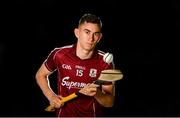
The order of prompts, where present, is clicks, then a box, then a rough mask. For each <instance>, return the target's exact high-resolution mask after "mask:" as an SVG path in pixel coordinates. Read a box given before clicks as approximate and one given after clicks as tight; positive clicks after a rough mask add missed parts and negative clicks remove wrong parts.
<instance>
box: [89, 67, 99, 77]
mask: <svg viewBox="0 0 180 118" xmlns="http://www.w3.org/2000/svg"><path fill="white" fill-rule="evenodd" d="M89 76H90V77H96V76H97V70H96V69H93V68H91V69H90V72H89Z"/></svg>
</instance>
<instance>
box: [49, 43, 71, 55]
mask: <svg viewBox="0 0 180 118" xmlns="http://www.w3.org/2000/svg"><path fill="white" fill-rule="evenodd" d="M72 47H73V44H72V45H67V46H63V47H57V48H54V50H58V51H56V53H55V54H54V56H53V59H54V58H55V56H56V54H57V53H58V52H59V51H61V50H62V49H66V48H72ZM54 50H53V51H54ZM53 51H52V52H53ZM52 52H51V53H52Z"/></svg>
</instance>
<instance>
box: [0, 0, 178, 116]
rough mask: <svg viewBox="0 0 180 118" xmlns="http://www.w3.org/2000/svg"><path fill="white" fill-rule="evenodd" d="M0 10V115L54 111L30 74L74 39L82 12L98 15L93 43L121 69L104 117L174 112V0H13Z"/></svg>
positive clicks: (176, 23) (39, 114)
mask: <svg viewBox="0 0 180 118" xmlns="http://www.w3.org/2000/svg"><path fill="white" fill-rule="evenodd" d="M2 8H3V10H2V11H3V12H2V19H3V20H2V24H3V27H2V35H3V36H2V38H1V42H0V57H1V58H0V59H1V60H0V70H1V71H0V72H1V77H0V78H1V79H0V80H1V82H0V83H1V87H0V90H1V92H0V96H1V108H0V109H1V111H0V115H1V116H53V115H54V113H47V112H45V111H44V108H45V107H46V106H47V105H48V101H47V99H46V98H45V97H44V96H43V94H42V92H41V90H40V89H39V87H38V86H37V84H36V82H35V73H36V71H37V69H38V68H39V66H40V65H41V63H42V62H43V61H44V59H45V58H46V56H47V55H48V54H49V53H50V51H51V50H52V49H54V48H55V47H60V46H64V45H67V44H71V43H74V42H75V41H76V39H75V37H74V34H73V30H74V28H75V27H76V26H77V23H78V20H79V18H80V17H81V16H82V15H83V14H84V13H87V12H89V13H95V14H97V15H98V16H100V17H101V19H102V22H103V34H104V35H103V38H102V40H101V42H100V43H99V44H98V46H99V48H101V50H104V51H105V52H111V53H113V54H114V61H115V64H116V68H117V69H121V70H122V72H123V73H124V79H123V80H121V81H118V82H117V83H116V101H115V105H114V107H113V108H112V109H105V110H107V116H179V115H180V97H179V89H180V87H179V84H178V79H179V66H178V64H179V61H178V55H179V50H178V43H177V41H178V39H179V28H180V20H179V18H180V17H179V14H180V3H179V1H176V0H171V1H155V0H153V1H143V0H141V1H113V0H109V1H106V0H104V1H101V0H100V1H94V0H92V1H67V0H66V1H57V0H39V1H25V0H16V1H14V2H13V3H12V2H8V1H7V3H5V4H3V7H2ZM51 78H52V79H51V81H52V82H51V84H52V87H53V88H54V89H55V85H54V84H55V81H56V80H55V79H54V76H52V77H51Z"/></svg>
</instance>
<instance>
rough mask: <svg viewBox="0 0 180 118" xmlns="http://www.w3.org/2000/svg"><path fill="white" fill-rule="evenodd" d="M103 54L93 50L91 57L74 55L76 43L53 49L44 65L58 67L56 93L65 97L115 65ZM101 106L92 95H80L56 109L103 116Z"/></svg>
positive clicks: (61, 113)
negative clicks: (106, 60) (83, 57)
mask: <svg viewBox="0 0 180 118" xmlns="http://www.w3.org/2000/svg"><path fill="white" fill-rule="evenodd" d="M104 54H105V53H104V52H102V51H100V50H95V51H94V53H93V56H92V57H91V58H90V59H84V60H82V59H80V58H79V57H77V56H76V44H73V45H69V46H64V47H60V48H55V49H54V50H53V51H51V53H50V54H49V55H48V57H47V59H46V60H45V62H44V63H45V66H46V68H47V69H48V70H49V71H51V72H53V71H55V70H57V74H58V75H57V84H58V85H57V87H58V95H61V96H63V97H66V96H68V95H70V94H72V93H74V92H77V91H79V90H80V89H81V88H83V87H84V86H86V85H87V84H89V83H93V82H94V81H95V80H97V79H98V77H99V76H100V73H101V71H102V70H105V69H110V68H114V64H113V62H112V63H110V64H108V63H105V62H104V61H103V55H104ZM102 108H103V107H102V106H101V105H100V104H99V103H98V102H97V101H96V99H95V98H94V97H90V96H80V97H78V98H75V99H72V100H70V101H68V102H66V103H65V104H64V105H63V106H62V107H61V108H60V109H58V110H57V116H58V117H60V116H62V117H66V116H78V117H83V116H84V117H92V116H102V115H103V114H102Z"/></svg>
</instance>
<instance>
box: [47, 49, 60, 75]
mask: <svg viewBox="0 0 180 118" xmlns="http://www.w3.org/2000/svg"><path fill="white" fill-rule="evenodd" d="M57 51H58V50H57V49H54V50H52V51H51V53H50V54H49V55H48V57H47V58H46V60H45V61H44V64H45V66H46V68H47V69H48V70H49V71H51V72H52V71H54V70H55V69H56V67H57V66H56V62H55V57H56V53H57Z"/></svg>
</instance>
